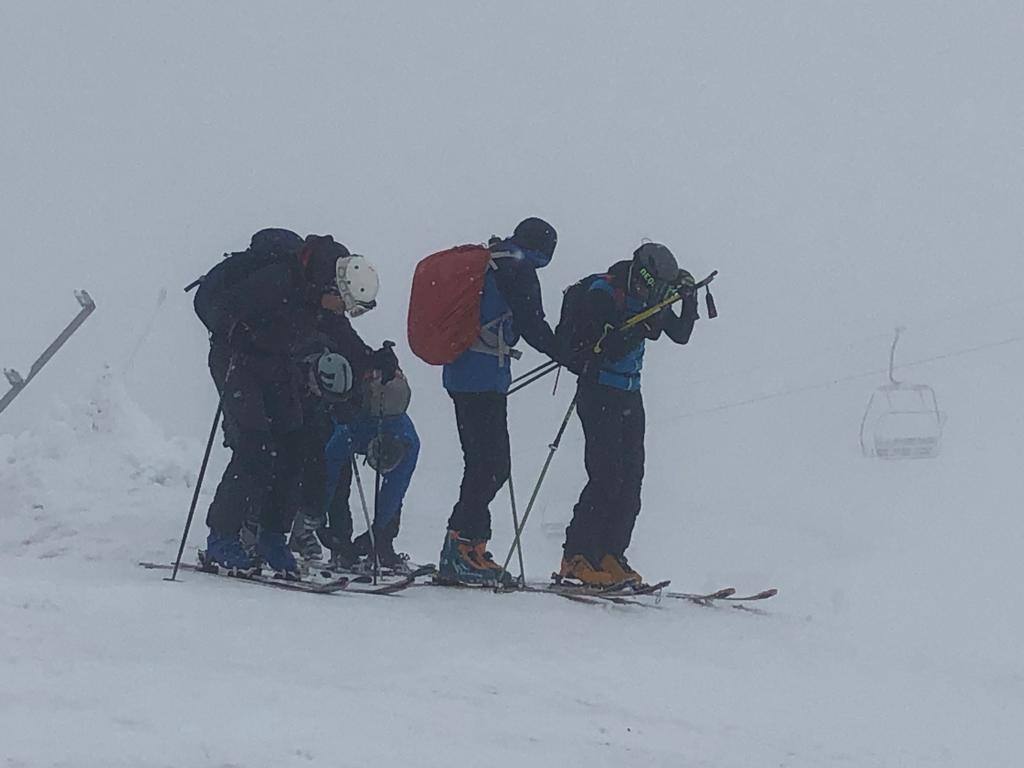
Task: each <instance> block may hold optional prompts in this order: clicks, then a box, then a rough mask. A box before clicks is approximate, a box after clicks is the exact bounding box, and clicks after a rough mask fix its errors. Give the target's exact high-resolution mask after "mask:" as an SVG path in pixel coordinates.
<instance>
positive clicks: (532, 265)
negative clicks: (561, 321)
mask: <svg viewBox="0 0 1024 768" xmlns="http://www.w3.org/2000/svg"><path fill="white" fill-rule="evenodd" d="M490 249H491V253H492V254H494V259H493V264H494V267H493V268H492V269H489V270H488V272H487V276H486V277H485V279H484V290H483V296H482V298H481V300H480V325H481V327H482V328H484V329H485V334H487V332H488V331H489V332H490V333H492V334H500V336H501V337H502V338H503V340H504V342H505V344H506V345H507V346H509V347H511V346H512V345H514V344H515V343H516V342H518V341H519V339H520V338H522V339H524V340H525V341H526V343H527V344H529V345H530V346H531V347H533V348H534V349H536V350H537V351H538V352H542V353H544V354H546V355H551V354H553V353H554V350H555V335H554V333H553V332H552V330H551V326H550V325H548V323H547V321H546V320H545V319H544V305H543V301H542V299H541V292H540V281H539V280H538V279H537V270H538V269H540V268H541V267H546V266H547V265H548V264H549V263H550V262H551V257H550V256H548V255H547V254H545V253H542V252H540V251H532V250H523V249H521V248H520V247H519V246H517V245H516V244H515V243H514V242H512V241H511V240H502V241H498V242H495V243H493V244H492V245H491V246H490ZM488 335H489V334H488ZM477 346H479V345H477ZM485 346H491V345H487V344H485ZM443 381H444V388H445V389H447V390H448V391H449V392H498V393H501V394H505V393H507V392H508V389H509V386H510V384H511V382H512V358H511V356H509V355H501V356H499V355H497V354H492V353H490V352H484V351H479V350H478V349H475V348H471V349H468V350H466V351H465V352H463V353H462V355H461V356H460V357H459V358H458V359H457V360H455V362H453V363H449V364H448V365H446V366H445V367H444V374H443Z"/></svg>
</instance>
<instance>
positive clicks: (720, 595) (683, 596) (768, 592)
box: [664, 587, 779, 605]
mask: <svg viewBox="0 0 1024 768" xmlns="http://www.w3.org/2000/svg"><path fill="white" fill-rule="evenodd" d="M777 594H779V590H778V589H776V588H774V587H772V588H771V589H765V590H762V591H760V592H757V593H755V594H752V595H737V594H736V590H735V589H734V588H733V587H726V588H725V589H720V590H718V591H717V592H708V593H706V594H696V593H692V592H665V593H664V596H665V597H672V598H675V599H677V600H689V601H690V602H692V603H697V604H698V605H712V604H713V603H715V602H717V601H727V602H733V603H748V602H753V601H755V600H767V599H768V598H770V597H775V595H777Z"/></svg>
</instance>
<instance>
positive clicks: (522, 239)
mask: <svg viewBox="0 0 1024 768" xmlns="http://www.w3.org/2000/svg"><path fill="white" fill-rule="evenodd" d="M509 239H510V240H511V241H512V242H513V243H515V244H516V245H518V246H519V247H520V248H523V249H525V250H528V251H540V252H541V253H543V254H544V255H545V256H547V257H548V258H549V259H550V258H551V256H552V255H553V254H554V252H555V245H556V244H557V243H558V233H557V232H555V228H554V227H552V226H551V225H550V224H548V223H547V222H546V221H544V219H538V218H537V217H535V216H531V217H530V218H528V219H523V220H522V221H520V222H519V223H518V224H517V225H516V229H515V231H514V232H513V233H512V237H510V238H509Z"/></svg>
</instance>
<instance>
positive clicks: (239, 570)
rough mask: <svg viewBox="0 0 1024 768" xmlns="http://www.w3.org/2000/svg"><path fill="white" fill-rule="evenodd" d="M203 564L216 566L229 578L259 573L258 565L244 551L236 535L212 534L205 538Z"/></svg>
mask: <svg viewBox="0 0 1024 768" xmlns="http://www.w3.org/2000/svg"><path fill="white" fill-rule="evenodd" d="M202 559H203V564H204V565H207V566H214V565H215V566H217V567H218V568H220V569H223V570H224V571H225V572H226V573H227V574H228V575H229V576H252V575H253V574H255V573H257V572H258V571H259V563H258V562H257V561H256V559H255V558H254V557H253V556H252V555H250V554H249V553H248V552H246V551H245V547H243V546H242V540H241V538H240V537H239V535H238V534H237V533H214V532H213V531H210V535H209V536H207V537H206V553H205V555H204V556H203V558H202Z"/></svg>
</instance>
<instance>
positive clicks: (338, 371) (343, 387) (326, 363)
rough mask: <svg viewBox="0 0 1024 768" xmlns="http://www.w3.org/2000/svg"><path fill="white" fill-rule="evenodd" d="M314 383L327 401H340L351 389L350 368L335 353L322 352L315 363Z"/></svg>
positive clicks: (346, 362) (345, 361)
mask: <svg viewBox="0 0 1024 768" xmlns="http://www.w3.org/2000/svg"><path fill="white" fill-rule="evenodd" d="M316 383H317V386H319V387H320V392H321V393H322V394H323V396H324V398H326V399H328V400H340V399H342V398H343V397H345V395H347V394H348V393H349V391H350V390H351V389H352V366H351V365H349V362H348V360H346V359H345V358H344V357H342V356H341V355H339V354H337V353H336V352H324V353H323V354H322V355H320V357H319V358H318V359H317V361H316Z"/></svg>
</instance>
